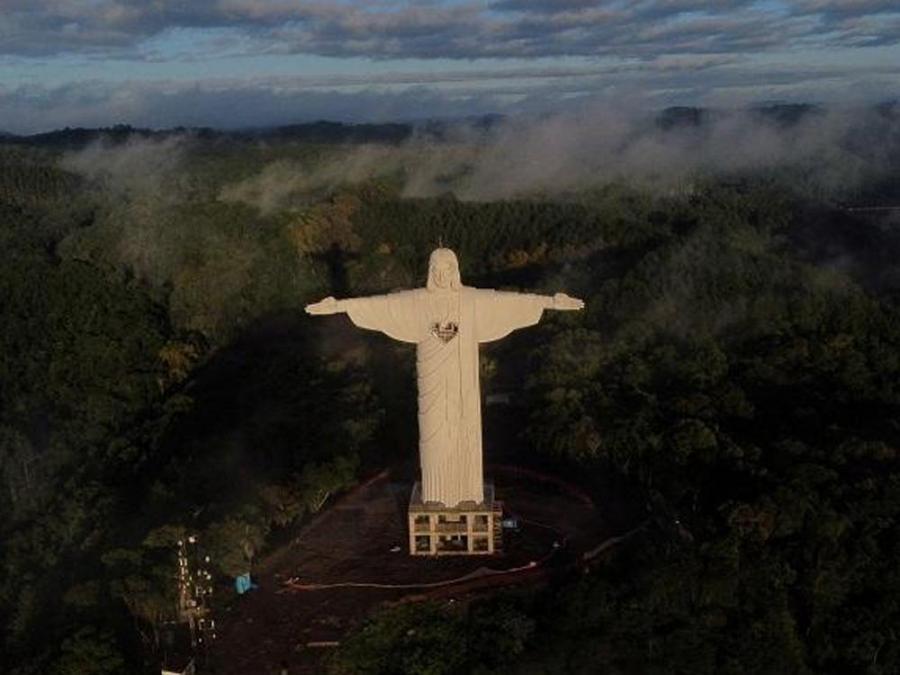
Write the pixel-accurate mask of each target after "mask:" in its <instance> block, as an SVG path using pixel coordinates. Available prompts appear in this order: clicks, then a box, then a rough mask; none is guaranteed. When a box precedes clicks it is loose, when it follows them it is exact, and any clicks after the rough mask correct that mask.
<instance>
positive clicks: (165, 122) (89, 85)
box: [0, 54, 900, 133]
mask: <svg viewBox="0 0 900 675" xmlns="http://www.w3.org/2000/svg"><path fill="white" fill-rule="evenodd" d="M898 76H900V64H884V65H881V66H878V67H873V66H866V67H864V68H860V67H858V66H854V65H852V64H847V65H839V66H818V67H811V66H806V67H801V66H798V65H796V64H795V63H791V62H784V63H777V62H773V63H770V64H767V65H765V66H762V65H759V64H757V63H755V62H753V61H752V60H745V59H736V58H733V57H729V56H723V55H717V54H697V55H694V54H685V55H672V56H664V57H659V58H655V59H633V60H629V61H617V62H613V63H610V64H606V65H596V66H590V65H582V66H571V67H570V66H531V67H520V68H508V67H507V68H500V67H496V68H490V67H488V68H482V69H469V70H463V69H457V70H454V69H449V70H444V71H432V72H429V73H422V72H414V71H401V72H394V73H380V74H377V75H371V76H370V75H366V74H360V75H315V76H313V75H309V76H302V75H301V76H278V77H267V78H255V79H253V80H243V79H240V78H232V79H207V80H187V81H181V80H175V81H172V80H158V81H134V82H124V83H112V82H107V81H97V80H94V81H80V82H71V83H66V84H63V85H59V86H55V87H49V86H40V85H34V84H28V85H20V86H17V87H7V88H3V87H2V85H0V130H4V131H8V132H13V133H36V132H40V131H47V130H51V129H56V128H62V127H65V126H70V127H77V126H82V127H98V126H110V125H113V124H119V123H122V124H131V125H133V126H138V127H150V128H167V127H174V126H211V127H219V128H231V129H233V128H243V127H259V126H272V125H281V124H290V123H296V122H307V121H314V120H317V119H331V120H336V121H344V122H383V121H404V120H407V121H408V120H418V119H424V118H429V117H440V118H452V117H462V116H468V115H473V114H485V113H510V114H517V113H547V112H560V111H564V110H566V109H571V108H573V107H577V106H582V105H584V104H585V103H586V102H589V103H592V104H596V103H603V102H604V101H606V102H608V101H622V100H628V101H630V103H631V105H632V106H633V107H635V108H638V107H643V108H644V109H645V110H646V109H652V108H661V107H665V106H668V105H715V106H719V107H729V106H741V105H746V104H748V103H754V102H758V101H760V100H767V99H768V100H773V99H778V100H785V101H810V100H813V101H821V102H844V103H848V102H855V101H866V100H872V99H883V97H884V96H885V95H886V94H887V92H890V91H891V89H892V87H894V86H895V85H896V82H897V80H898Z"/></svg>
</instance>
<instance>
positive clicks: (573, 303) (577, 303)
mask: <svg viewBox="0 0 900 675" xmlns="http://www.w3.org/2000/svg"><path fill="white" fill-rule="evenodd" d="M553 309H560V310H563V311H570V310H574V309H584V300H580V299H579V298H573V297H571V296H568V295H566V294H565V293H557V294H556V295H554V296H553Z"/></svg>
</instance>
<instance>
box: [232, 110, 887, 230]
mask: <svg viewBox="0 0 900 675" xmlns="http://www.w3.org/2000/svg"><path fill="white" fill-rule="evenodd" d="M455 131H456V133H455V135H454V136H453V138H452V139H451V140H449V141H441V142H437V141H435V140H434V139H432V138H430V137H428V136H414V137H412V138H411V139H410V140H408V141H406V142H404V143H403V144H400V145H399V146H393V145H391V146H387V145H378V144H368V145H359V146H345V147H340V148H335V149H334V150H333V152H332V153H331V154H330V155H329V156H328V157H327V158H325V159H322V160H320V161H317V162H315V163H312V164H310V163H303V162H299V161H298V162H285V161H278V162H274V163H273V164H271V165H269V166H267V167H265V168H264V169H263V170H261V171H260V172H259V173H258V174H256V175H254V176H251V177H248V178H246V179H244V180H242V181H240V182H238V183H233V184H230V185H227V186H225V187H224V188H223V190H222V191H221V193H220V198H221V199H225V200H233V201H242V202H245V203H247V204H250V205H252V206H255V207H257V208H258V209H260V210H261V211H263V212H271V211H274V210H278V209H281V208H284V207H285V206H288V205H290V204H292V203H296V202H295V200H296V199H297V198H298V197H299V198H301V200H300V202H301V203H302V201H303V199H302V198H303V197H304V195H305V196H306V197H307V198H308V196H309V195H310V194H312V195H315V194H318V193H321V192H322V191H328V190H334V189H336V188H337V187H339V186H341V185H344V184H348V183H360V182H365V181H369V180H372V179H377V178H384V177H388V176H390V177H391V178H392V179H397V178H398V177H399V178H400V179H401V180H402V181H403V194H404V195H405V196H408V197H427V196H435V195H439V194H443V193H446V192H448V191H452V192H453V193H454V194H455V195H456V196H457V197H458V198H460V199H468V200H476V201H480V200H495V199H509V198H518V197H528V196H533V195H541V196H545V197H554V196H557V195H560V194H565V193H573V192H579V191H582V190H586V189H590V188H593V187H597V186H600V185H604V184H606V183H609V182H611V181H621V182H625V183H628V184H632V185H640V186H643V187H647V188H650V189H652V190H655V191H657V192H669V191H678V192H685V191H690V190H691V189H692V185H694V184H695V183H696V182H697V181H698V180H700V179H702V177H703V176H708V175H714V174H728V175H731V174H740V173H742V172H745V171H759V170H762V171H777V172H783V173H784V175H785V176H787V177H789V179H790V180H793V181H794V184H795V186H796V187H798V188H799V189H800V190H803V191H806V192H807V193H808V194H816V195H819V196H822V195H824V196H826V197H828V198H847V197H849V196H852V195H854V194H856V193H857V192H858V191H859V190H861V189H862V188H864V187H865V186H866V185H867V184H870V183H871V181H872V180H875V179H881V178H883V177H884V176H886V175H888V172H890V171H894V170H895V166H896V158H897V157H898V156H900V155H898V153H900V125H898V124H897V122H896V120H892V119H891V118H889V117H886V116H883V115H880V114H878V113H876V112H870V111H867V110H865V109H833V110H829V109H820V110H818V111H816V112H815V113H813V114H810V115H808V116H806V117H804V118H801V119H800V120H799V121H798V122H796V123H794V124H793V125H783V124H780V123H778V122H777V121H776V120H775V119H773V118H770V117H766V116H764V115H761V114H760V113H758V112H755V111H753V110H748V111H718V112H712V113H710V115H709V117H708V119H707V122H706V123H705V124H704V125H702V126H700V127H695V126H690V125H686V126H682V127H679V126H675V127H673V128H667V129H663V128H661V127H660V126H659V125H657V124H655V123H654V122H653V120H652V119H650V117H649V116H647V115H645V114H642V113H640V112H639V111H636V110H634V109H633V108H631V107H630V106H628V105H616V106H613V105H609V104H606V105H599V104H585V105H583V106H581V107H580V108H578V109H575V110H570V111H568V112H564V113H558V114H552V115H541V116H537V117H535V116H522V117H519V118H510V119H509V120H508V121H506V122H505V123H503V124H501V125H499V126H498V127H495V128H493V129H491V130H490V131H483V130H478V129H472V128H470V127H466V126H464V125H461V126H459V127H458V128H457V129H456V130H455ZM787 180H788V178H784V182H786V181H787Z"/></svg>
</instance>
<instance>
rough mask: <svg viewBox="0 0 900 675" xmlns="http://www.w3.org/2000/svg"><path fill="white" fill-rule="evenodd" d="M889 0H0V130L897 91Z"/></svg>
mask: <svg viewBox="0 0 900 675" xmlns="http://www.w3.org/2000/svg"><path fill="white" fill-rule="evenodd" d="M898 41H900V0H796V1H794V2H782V1H773V0H764V1H762V2H745V1H741V0H705V1H704V0H630V1H618V2H610V1H593V0H493V1H484V2H470V1H468V0H421V1H419V2H398V1H395V0H336V1H333V2H318V1H314V2H304V1H301V0H194V1H191V0H0V130H5V131H11V132H16V133H29V132H36V131H44V130H48V129H53V128H58V127H62V126H67V125H68V126H104V125H111V124H116V123H128V124H133V125H136V126H149V127H157V128H159V127H169V126H176V125H189V126H193V125H209V126H217V127H245V126H255V125H269V124H284V123H290V122H302V121H309V120H315V119H323V118H326V119H334V120H342V121H385V120H398V119H400V120H409V119H421V118H424V117H434V116H441V117H456V116H460V115H468V114H483V113H489V112H501V113H515V112H519V111H524V112H536V111H545V110H556V109H559V108H565V107H567V106H578V105H583V104H584V103H585V102H595V101H601V102H603V103H605V104H619V105H626V104H627V105H631V104H633V105H639V106H643V107H645V108H649V109H652V108H660V107H664V106H667V105H706V106H723V107H726V106H727V107H730V106H742V105H746V104H754V103H765V102H773V101H784V102H800V101H803V102H821V103H859V102H874V101H883V100H888V99H893V98H896V97H897V96H898V95H900V46H898Z"/></svg>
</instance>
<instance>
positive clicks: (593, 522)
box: [209, 467, 609, 675]
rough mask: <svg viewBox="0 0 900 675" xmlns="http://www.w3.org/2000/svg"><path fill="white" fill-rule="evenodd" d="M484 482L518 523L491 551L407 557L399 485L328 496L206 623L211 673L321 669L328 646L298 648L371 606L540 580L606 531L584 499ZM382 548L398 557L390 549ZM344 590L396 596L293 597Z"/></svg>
mask: <svg viewBox="0 0 900 675" xmlns="http://www.w3.org/2000/svg"><path fill="white" fill-rule="evenodd" d="M493 474H494V475H493V478H494V481H495V484H496V489H497V497H498V499H500V500H502V501H503V503H504V511H505V515H507V516H510V517H516V518H518V519H519V520H520V531H519V532H515V533H507V535H506V538H505V541H504V551H503V553H502V554H499V555H493V556H447V557H439V558H430V557H414V556H410V555H409V554H408V553H407V548H408V538H407V531H406V505H407V500H408V499H409V491H410V488H411V486H410V485H409V484H403V483H395V482H392V481H391V478H390V475H389V474H388V473H387V472H384V473H382V474H380V475H379V476H376V477H375V478H374V479H372V480H370V481H368V482H367V483H364V484H363V485H361V486H359V487H358V488H356V489H355V490H353V491H352V492H350V493H348V494H346V495H344V496H342V497H341V498H339V499H338V500H337V501H336V503H334V504H333V505H332V506H330V507H329V508H327V509H326V510H325V511H324V512H322V513H320V514H319V515H318V516H317V517H316V518H315V519H313V520H312V521H311V522H309V523H308V524H306V525H305V526H304V527H303V528H302V529H301V530H300V532H299V534H298V535H297V536H296V538H295V539H294V540H292V541H291V542H290V543H289V544H288V545H286V546H284V547H282V548H280V549H279V550H277V551H275V552H273V553H272V554H271V555H269V556H268V557H266V558H265V559H263V560H262V561H261V562H260V564H259V565H258V566H257V568H256V569H255V570H254V580H255V581H256V582H257V583H258V584H259V588H258V589H257V590H255V591H252V592H250V593H248V594H246V595H244V596H242V597H239V598H236V599H235V600H234V602H232V603H231V605H230V606H229V608H228V609H227V610H226V611H225V612H224V613H220V614H219V615H218V616H217V617H216V618H217V624H218V629H219V636H218V639H217V640H216V642H215V644H214V645H213V647H212V650H211V653H210V656H209V666H210V669H211V670H213V672H216V673H218V674H219V675H250V674H255V673H265V674H268V673H278V672H279V670H280V668H281V667H282V666H281V664H282V662H284V663H286V664H287V665H288V672H289V673H290V674H291V675H296V674H297V673H319V672H322V669H323V668H322V663H321V661H322V658H323V657H324V656H326V655H327V652H328V651H329V648H327V647H315V646H310V643H316V642H319V643H321V642H326V643H328V642H337V641H340V640H341V638H342V637H343V636H344V635H345V633H346V632H347V631H348V630H350V629H352V628H353V627H355V626H357V625H359V623H360V622H361V621H362V620H364V619H365V617H366V616H367V615H369V614H370V613H371V612H372V611H373V610H374V609H376V608H377V607H379V606H381V605H384V604H386V603H395V602H400V601H415V600H423V599H428V598H438V597H440V598H447V597H461V596H464V595H469V594H472V593H476V592H477V593H484V592H490V591H491V590H492V589H494V588H497V587H500V586H505V585H510V584H516V583H534V582H537V581H542V580H544V579H546V578H547V575H548V574H549V573H551V572H552V571H553V570H554V569H555V568H557V567H559V566H560V565H562V564H563V562H564V561H570V560H572V556H573V554H574V555H575V556H578V555H580V554H581V553H583V552H584V551H587V550H589V549H590V548H592V547H594V546H596V544H597V542H599V541H600V540H601V539H603V537H604V536H605V535H608V534H609V532H608V531H606V530H605V528H604V523H603V519H602V517H601V516H600V514H598V513H597V512H596V510H595V509H594V507H593V504H592V503H591V502H590V499H588V498H587V497H586V496H585V495H583V494H582V493H580V492H578V491H577V490H575V489H569V488H568V487H567V486H566V485H565V484H564V483H562V482H560V481H555V480H553V479H550V480H545V479H543V478H542V477H541V476H539V475H538V474H533V473H526V472H520V471H517V470H512V469H510V468H508V467H497V468H496V469H495V470H494V471H493ZM554 544H555V545H554ZM394 547H400V550H399V551H398V552H392V551H391V549H392V548H394ZM509 570H512V571H509ZM463 577H464V579H461V578H463ZM442 582H445V583H443V584H442ZM345 583H355V584H378V585H398V586H405V587H404V588H384V587H370V586H361V587H360V586H343V587H341V586H338V587H330V588H317V589H315V590H307V589H305V588H304V587H305V586H306V585H319V584H323V585H328V584H345ZM429 584H430V586H429Z"/></svg>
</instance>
